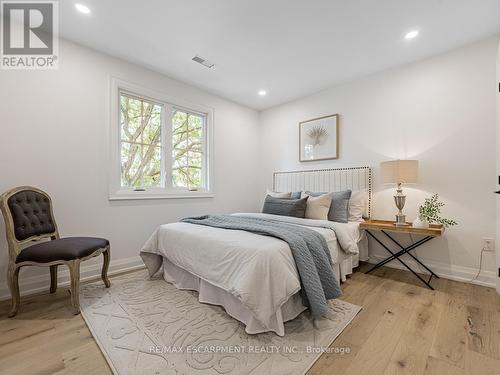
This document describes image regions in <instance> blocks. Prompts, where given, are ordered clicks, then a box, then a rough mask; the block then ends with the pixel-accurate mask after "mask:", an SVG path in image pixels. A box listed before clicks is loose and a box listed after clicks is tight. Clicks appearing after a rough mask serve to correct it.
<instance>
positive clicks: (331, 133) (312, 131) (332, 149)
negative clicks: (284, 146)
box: [299, 114, 339, 162]
mask: <svg viewBox="0 0 500 375" xmlns="http://www.w3.org/2000/svg"><path fill="white" fill-rule="evenodd" d="M338 158H339V115H338V114H335V115H330V116H324V117H318V118H314V119H312V120H307V121H302V122H300V123H299V160H300V161H301V162H303V161H316V160H328V159H338Z"/></svg>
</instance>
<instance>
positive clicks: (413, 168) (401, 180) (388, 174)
mask: <svg viewBox="0 0 500 375" xmlns="http://www.w3.org/2000/svg"><path fill="white" fill-rule="evenodd" d="M380 168H381V170H382V179H383V181H384V183H386V184H415V183H416V182H417V178H418V160H391V161H384V162H382V163H380Z"/></svg>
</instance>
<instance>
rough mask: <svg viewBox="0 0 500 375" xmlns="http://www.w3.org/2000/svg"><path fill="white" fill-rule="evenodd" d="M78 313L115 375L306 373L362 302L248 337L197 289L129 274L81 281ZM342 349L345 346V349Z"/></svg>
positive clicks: (344, 304) (337, 303)
mask: <svg viewBox="0 0 500 375" xmlns="http://www.w3.org/2000/svg"><path fill="white" fill-rule="evenodd" d="M80 299H81V301H80V303H81V308H82V315H83V318H84V319H85V321H86V323H87V325H88V327H89V329H90V331H91V332H92V334H93V336H94V338H95V340H96V341H97V343H98V345H99V347H100V348H101V350H102V352H103V354H104V356H105V357H106V360H107V361H108V363H109V365H110V367H111V369H112V371H113V372H114V373H115V374H116V375H133V374H141V375H153V374H155V375H160V374H176V375H180V374H189V375H191V374H199V375H205V374H209V375H221V374H238V375H247V374H273V375H279V374H304V373H305V372H307V370H308V369H309V368H310V367H311V366H312V365H313V364H314V362H315V361H316V359H317V358H319V356H320V355H321V354H322V353H324V352H329V353H336V354H338V355H343V354H344V353H345V348H336V347H335V346H333V347H332V348H329V346H330V344H331V343H332V342H333V340H335V338H336V337H337V336H338V335H339V334H340V333H341V332H342V331H343V330H344V329H345V327H346V326H347V325H348V324H349V323H350V322H351V320H352V319H353V318H354V317H355V316H356V314H357V313H358V312H359V311H360V310H361V307H359V306H356V305H353V304H350V303H347V302H344V301H341V300H334V301H331V302H330V308H331V314H330V315H331V318H329V319H322V320H321V321H319V322H318V321H315V322H313V321H312V319H311V318H310V316H309V314H308V313H307V311H306V312H304V313H302V314H301V315H299V316H298V317H297V318H296V319H294V320H292V321H290V322H287V323H286V324H285V327H286V334H285V336H284V337H279V336H278V335H276V334H275V333H262V334H258V335H249V334H247V333H246V332H245V328H244V325H243V324H241V323H240V322H238V321H237V320H235V319H233V318H231V317H230V316H229V315H228V314H226V312H225V311H224V309H222V308H221V307H219V306H213V305H207V304H202V303H200V302H198V299H197V293H196V292H191V291H186V290H178V289H177V288H175V287H174V286H172V285H170V284H168V283H167V282H165V281H164V280H163V279H159V278H158V279H153V280H151V279H149V278H148V276H147V274H146V272H145V271H144V272H142V271H141V272H135V273H131V274H127V275H123V276H119V277H115V278H113V279H112V286H111V288H110V289H106V288H104V286H103V285H102V283H92V284H87V285H83V286H82V288H81V292H80ZM347 349H348V348H347Z"/></svg>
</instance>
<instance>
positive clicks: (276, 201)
mask: <svg viewBox="0 0 500 375" xmlns="http://www.w3.org/2000/svg"><path fill="white" fill-rule="evenodd" d="M306 207H307V197H305V198H303V199H282V198H274V197H272V196H270V195H268V196H266V200H265V201H264V207H262V213H264V214H272V215H281V216H293V217H300V218H304V217H305V214H306Z"/></svg>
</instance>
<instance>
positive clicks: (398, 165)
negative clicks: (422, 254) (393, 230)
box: [380, 160, 418, 226]
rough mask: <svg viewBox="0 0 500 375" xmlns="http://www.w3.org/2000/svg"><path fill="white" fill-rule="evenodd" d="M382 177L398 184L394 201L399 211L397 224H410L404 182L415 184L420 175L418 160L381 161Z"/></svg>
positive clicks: (386, 181)
mask: <svg viewBox="0 0 500 375" xmlns="http://www.w3.org/2000/svg"><path fill="white" fill-rule="evenodd" d="M380 167H381V170H382V179H383V181H384V183H386V184H397V185H398V187H397V189H396V195H395V196H394V202H395V203H396V207H397V208H398V210H399V212H398V214H397V215H396V222H395V224H396V225H400V226H401V225H402V226H405V225H408V224H407V223H406V216H405V215H403V207H404V206H405V202H406V195H404V194H403V189H402V187H401V186H402V184H415V183H416V182H417V177H418V160H391V161H384V162H382V163H380Z"/></svg>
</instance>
